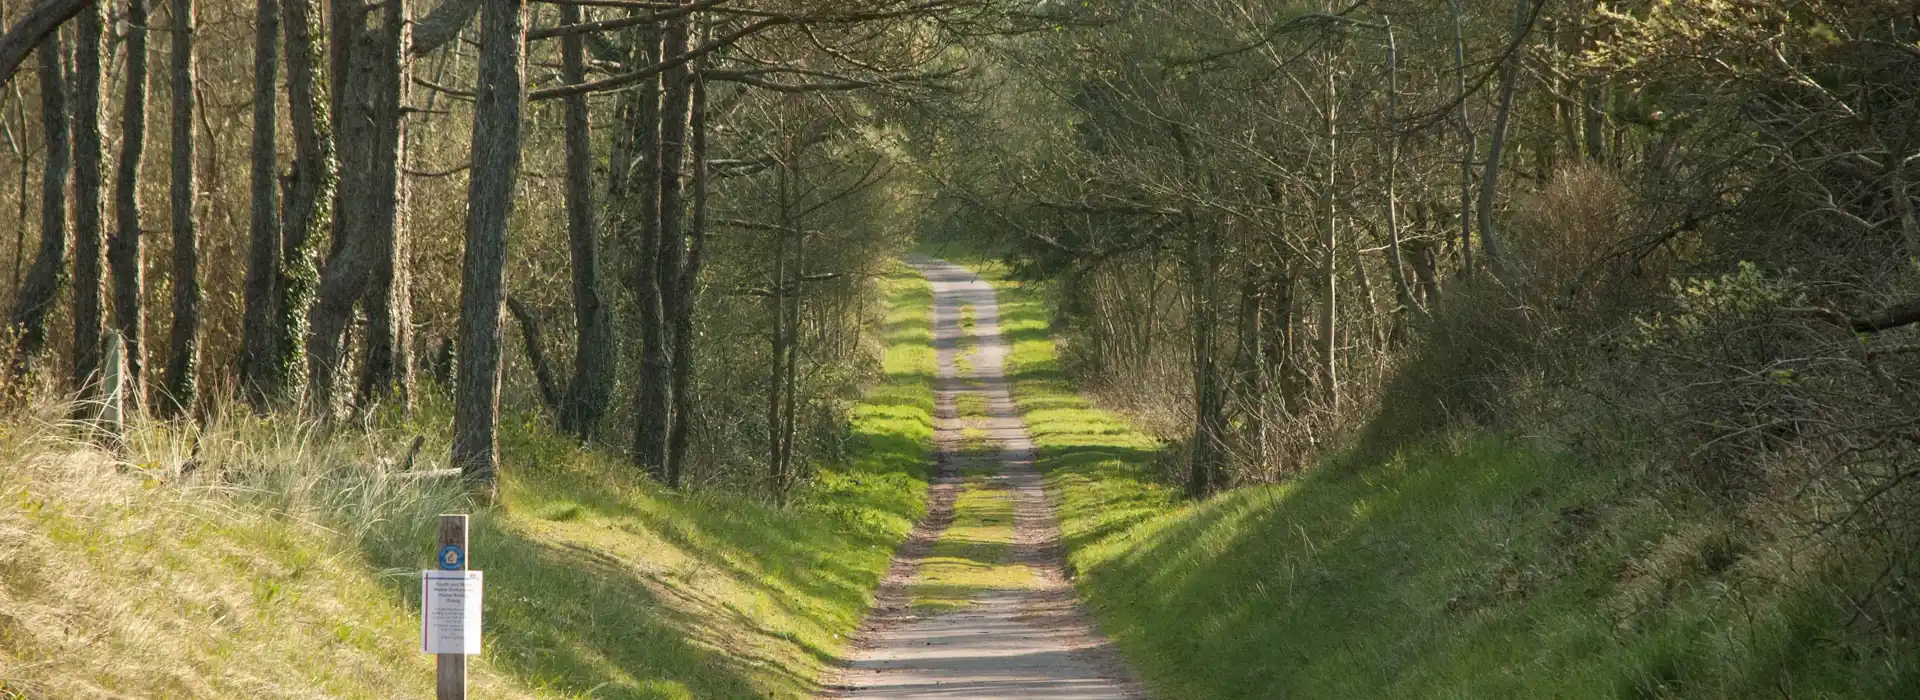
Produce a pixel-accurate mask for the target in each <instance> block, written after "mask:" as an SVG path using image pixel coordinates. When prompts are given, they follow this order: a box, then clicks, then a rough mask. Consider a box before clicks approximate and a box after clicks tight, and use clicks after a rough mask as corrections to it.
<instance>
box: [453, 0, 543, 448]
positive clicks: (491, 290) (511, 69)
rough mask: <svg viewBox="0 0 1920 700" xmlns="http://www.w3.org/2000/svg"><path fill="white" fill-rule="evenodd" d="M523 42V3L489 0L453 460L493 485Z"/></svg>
mask: <svg viewBox="0 0 1920 700" xmlns="http://www.w3.org/2000/svg"><path fill="white" fill-rule="evenodd" d="M525 44H526V6H525V5H524V4H523V2H522V1H521V0H485V2H484V5H483V7H482V8H481V11H480V75H479V84H478V86H477V88H476V89H475V90H474V119H473V157H472V158H473V159H472V163H473V174H472V176H471V179H470V180H469V184H468V189H467V211H468V214H467V242H466V253H465V255H464V256H463V258H462V265H461V278H460V329H459V338H460V342H459V345H458V347H457V351H458V352H459V367H458V375H457V377H456V378H455V380H454V395H453V396H454V413H453V464H454V466H455V467H456V468H458V469H460V471H461V473H463V474H465V475H467V477H468V478H470V479H474V480H476V481H481V482H487V483H491V482H492V480H493V479H494V474H495V473H496V472H497V470H498V468H499V454H498V453H499V437H498V434H497V433H498V430H499V419H500V358H501V353H500V307H501V304H502V303H503V302H504V301H505V300H506V287H505V275H506V257H507V219H508V217H509V216H511V215H512V214H513V199H514V198H513V190H514V185H515V183H516V182H517V181H518V180H519V176H520V157H521V154H520V128H521V123H520V115H521V110H522V108H523V106H524V102H525V100H526V88H525V84H524V83H523V82H522V74H523V71H524V70H525V56H526V54H525Z"/></svg>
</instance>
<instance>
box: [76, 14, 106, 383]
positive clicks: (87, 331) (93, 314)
mask: <svg viewBox="0 0 1920 700" xmlns="http://www.w3.org/2000/svg"><path fill="white" fill-rule="evenodd" d="M104 20H105V13H104V12H102V10H101V9H100V6H99V5H93V6H90V7H89V8H87V9H86V10H84V11H82V12H81V13H80V16H79V21H78V22H77V23H76V25H75V27H74V30H75V31H74V72H73V88H74V101H73V120H74V125H75V129H74V135H73V166H74V167H73V207H74V209H73V238H74V243H73V382H74V389H75V390H76V391H78V392H79V393H80V395H81V396H84V397H88V398H91V397H93V396H94V395H95V392H96V391H97V390H98V388H99V386H98V384H99V381H100V379H101V377H100V372H101V364H100V363H101V353H102V351H103V350H102V345H101V329H102V327H103V325H102V318H101V312H102V311H103V308H104V307H105V306H106V284H105V283H106V280H105V279H103V278H102V275H101V273H102V271H103V268H105V267H106V265H105V263H106V250H105V246H104V245H103V243H104V241H103V238H102V230H101V228H102V227H101V221H100V215H101V201H100V187H101V181H100V176H101V173H100V161H101V156H102V153H101V151H102V144H101V139H100V115H101V113H102V111H101V109H100V107H101V105H100V95H101V81H100V77H101V76H100V57H101V53H102V48H103V47H102V46H101V45H100V41H101V35H102V33H103V31H102V27H101V24H102V22H103V21H104Z"/></svg>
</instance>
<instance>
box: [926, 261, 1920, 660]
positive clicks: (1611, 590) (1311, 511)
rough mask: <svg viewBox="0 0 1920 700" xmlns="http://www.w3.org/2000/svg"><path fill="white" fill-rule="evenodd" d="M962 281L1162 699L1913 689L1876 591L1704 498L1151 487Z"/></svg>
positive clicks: (1420, 486)
mask: <svg viewBox="0 0 1920 700" xmlns="http://www.w3.org/2000/svg"><path fill="white" fill-rule="evenodd" d="M942 252H943V253H947V254H948V257H950V258H953V257H959V256H955V255H952V254H951V251H942ZM974 262H976V263H977V262H978V261H974ZM979 269H982V271H983V272H985V273H987V276H988V277H991V278H995V279H996V282H997V284H998V285H999V290H1000V302H1001V304H1000V309H1001V321H1002V327H1003V329H1005V330H1006V332H1007V335H1008V337H1009V339H1010V340H1011V341H1012V343H1013V353H1012V355H1011V357H1010V360H1009V370H1010V374H1011V376H1012V377H1013V378H1014V382H1015V384H1014V390H1015V394H1016V399H1017V402H1018V404H1019V408H1020V411H1021V413H1022V414H1023V415H1024V417H1025V418H1026V419H1027V421H1028V423H1029V425H1030V426H1031V427H1032V429H1033V433H1034V436H1035V439H1036V441H1037V443H1038V447H1039V450H1040V453H1039V466H1040V467H1041V469H1042V470H1043V471H1044V472H1045V474H1046V481H1047V486H1048V490H1049V492H1050V495H1051V497H1052V498H1053V500H1054V502H1055V504H1056V509H1057V512H1058V514H1059V516H1060V519H1061V526H1062V532H1063V537H1064V541H1063V543H1064V547H1065V549H1066V550H1067V553H1068V558H1069V565H1070V569H1071V570H1072V572H1073V573H1074V575H1075V583H1076V586H1077V587H1078V588H1079V589H1080V591H1081V593H1082V595H1083V597H1084V598H1085V599H1086V600H1087V601H1088V602H1089V604H1090V606H1091V607H1092V608H1093V610H1094V612H1095V615H1096V617H1097V618H1098V620H1099V622H1100V624H1101V627H1102V628H1103V630H1104V631H1105V632H1107V633H1108V634H1109V635H1110V636H1111V637H1112V638H1113V639H1114V640H1115V642H1116V643H1117V644H1118V645H1119V646H1120V647H1121V649H1122V650H1123V651H1124V652H1125V653H1126V655H1127V657H1128V658H1129V659H1130V660H1131V661H1132V662H1133V663H1134V664H1135V665H1136V666H1137V667H1138V669H1139V671H1140V672H1141V674H1142V675H1143V676H1144V677H1145V679H1146V680H1147V681H1148V682H1149V683H1150V685H1152V686H1153V688H1154V690H1155V691H1156V692H1157V693H1158V694H1159V695H1161V696H1163V697H1178V698H1251V697H1307V698H1323V697H1325V698H1343V697H1397V698H1436V697H1438V698H1445V697H1456V698H1483V697H1554V698H1616V697H1627V698H1666V697H1676V698H1677V697H1685V698H1747V697H1783V698H1784V697H1792V698H1801V697H1867V698H1871V697H1885V698H1895V697H1910V695H1907V694H1906V693H1908V692H1910V690H1911V688H1913V687H1920V645H1916V644H1914V643H1913V640H1912V638H1911V635H1909V634H1907V633H1904V632H1901V631H1900V628H1899V626H1898V624H1894V623H1893V622H1889V621H1879V620H1863V619H1862V617H1861V615H1860V614H1858V612H1857V611H1858V610H1861V609H1862V608H1860V607H1859V604H1860V603H1861V601H1854V600H1850V599H1848V598H1846V597H1845V596H1844V595H1842V594H1841V593H1840V591H1844V590H1849V589H1850V587H1849V586H1846V585H1842V584H1845V583H1848V582H1855V581H1858V580H1860V579H1864V578H1870V577H1872V576H1874V575H1875V574H1876V572H1879V571H1883V570H1885V567H1879V566H1876V565H1875V563H1874V562H1872V561H1860V560H1859V558H1858V557H1855V558H1852V559H1848V558H1844V557H1842V558H1829V557H1820V556H1816V553H1815V552H1811V551H1809V550H1810V549H1813V548H1814V545H1811V544H1809V541H1808V540H1806V539H1804V538H1799V537H1795V536H1793V535H1792V534H1791V533H1788V532H1784V531H1781V532H1774V531H1765V530H1756V529H1754V528H1752V527H1750V526H1749V525H1748V523H1750V522H1753V521H1752V520H1750V519H1743V518H1740V517H1737V514H1734V513H1729V512H1726V510H1725V509H1724V508H1723V507H1721V506H1720V505H1718V504H1717V503H1716V502H1715V501H1713V500H1712V499H1709V498H1704V497H1701V496H1698V495H1694V494H1688V493H1672V492H1666V491H1664V490H1662V489H1661V488H1660V487H1658V486H1657V484H1659V483H1663V482H1661V481H1660V480H1658V479H1654V478H1651V477H1649V476H1648V475H1646V474H1643V473H1641V472H1640V471H1638V470H1635V469H1631V468H1627V467H1620V466H1611V465H1598V464H1591V463H1584V462H1582V461H1580V460H1577V459H1574V458H1572V457H1569V456H1568V455H1567V454H1566V453H1565V452H1564V451H1562V450H1560V449H1558V448H1553V447H1550V446H1547V445H1544V444H1540V443H1537V442H1534V441H1528V440H1522V439H1519V438H1514V437H1506V436H1501V435H1496V434H1486V433H1480V434H1471V433H1466V434H1463V433H1457V432H1456V433H1452V434H1439V435H1436V436H1434V437H1430V438H1427V439H1425V440H1423V441H1421V442H1419V443H1417V444H1414V445H1411V446H1408V447H1405V448H1402V449H1400V450H1398V451H1396V452H1394V453H1392V454H1387V455H1382V456H1371V455H1355V456H1352V457H1348V458H1346V460H1348V461H1347V462H1337V463H1336V465H1335V466H1332V467H1330V468H1320V469H1313V470H1309V471H1308V472H1307V473H1306V475H1305V476H1302V477H1299V478H1296V479H1294V480H1292V481H1289V482H1286V483H1283V484H1279V485H1273V486H1260V487H1252V488H1244V489H1240V490H1236V491H1233V492H1230V493H1228V494H1225V495H1223V496H1220V497H1217V498H1214V499H1211V500H1208V501H1204V502H1199V503H1194V502H1186V501H1183V500H1181V499H1180V498H1179V497H1178V496H1177V492H1175V491H1174V490H1172V489H1170V488H1168V487H1166V486H1164V485H1163V482H1164V477H1163V474H1162V471H1161V470H1162V467H1161V466H1160V461H1161V460H1162V458H1163V454H1162V448H1161V447H1160V446H1159V445H1158V444H1157V443H1156V442H1155V441H1154V440H1152V439H1150V438H1148V437H1147V436H1145V435H1143V434H1141V433H1140V432H1138V431H1137V430H1134V429H1133V428H1132V427H1130V426H1129V425H1128V424H1127V422H1126V421H1125V420H1123V419H1121V418H1119V417H1117V416H1116V415H1114V414H1112V413H1108V412H1106V411H1102V410H1100V409H1099V408H1098V407H1096V406H1095V405H1093V404H1092V403H1091V402H1089V401H1088V400H1086V399H1085V398H1083V397H1081V396H1080V395H1079V394H1077V393H1076V392H1075V390H1074V387H1073V385H1072V384H1071V383H1070V382H1069V381H1068V379H1067V377H1066V376H1065V374H1064V373H1063V372H1062V371H1061V368H1060V364H1059V360H1058V358H1057V356H1056V354H1055V347H1054V343H1053V341H1052V339H1051V338H1050V336H1049V333H1048V325H1047V319H1048V313H1047V308H1046V303H1045V299H1044V298H1043V296H1042V295H1041V294H1040V293H1039V292H1037V291H1036V290H1034V289H1032V288H1027V287H1022V286H1020V285H1017V284H1013V283H1009V282H1007V281H1006V280H1005V279H1004V275H1000V274H996V273H998V272H999V270H998V269H997V268H995V267H993V266H991V265H983V266H981V267H980V268H979ZM1356 460H1358V461H1364V463H1351V462H1354V461H1356ZM1836 561H1838V562H1850V563H1849V564H1847V565H1842V566H1835V565H1833V564H1832V562H1836ZM1823 562H1824V563H1823ZM1890 590H1891V592H1890V593H1889V595H1912V593H1911V588H1910V587H1905V586H1894V587H1891V589H1890ZM1901 591H1906V592H1905V593H1902V592H1901ZM1881 607H1885V606H1879V607H1869V608H1866V609H1868V610H1873V609H1880V608H1881Z"/></svg>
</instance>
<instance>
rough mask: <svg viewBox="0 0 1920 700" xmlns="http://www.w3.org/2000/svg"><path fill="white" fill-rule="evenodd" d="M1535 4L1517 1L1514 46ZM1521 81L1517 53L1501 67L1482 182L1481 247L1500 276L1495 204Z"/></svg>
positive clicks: (1522, 33) (1518, 55) (1519, 40)
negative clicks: (1497, 96)
mask: <svg viewBox="0 0 1920 700" xmlns="http://www.w3.org/2000/svg"><path fill="white" fill-rule="evenodd" d="M1531 8H1532V0H1517V2H1516V4H1515V5H1514V10H1513V43H1514V45H1516V46H1517V45H1519V44H1520V42H1521V41H1522V40H1523V39H1525V38H1526V33H1527V24H1528V23H1527V17H1528V10H1529V9H1531ZM1519 79H1520V53H1519V51H1517V50H1516V51H1515V52H1514V53H1513V55H1511V56H1508V57H1507V60H1506V61H1505V62H1503V63H1501V64H1500V105H1499V107H1498V108H1497V109H1496V111H1495V112H1494V116H1493V140H1492V142H1491V143H1489V144H1487V163H1486V165H1485V166H1484V168H1483V170H1481V178H1480V245H1481V246H1482V247H1484V249H1485V250H1486V253H1487V265H1488V267H1490V268H1491V269H1492V270H1493V273H1494V274H1496V275H1498V274H1500V273H1501V265H1500V262H1501V252H1500V235H1499V231H1498V230H1497V229H1495V228H1494V225H1493V200H1494V196H1495V195H1497V194H1499V191H1500V153H1501V151H1502V150H1503V149H1504V148H1505V147H1506V144H1507V120H1508V119H1509V117H1511V116H1512V114H1513V91H1514V87H1515V83H1517V82H1519Z"/></svg>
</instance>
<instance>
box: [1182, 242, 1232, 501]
mask: <svg viewBox="0 0 1920 700" xmlns="http://www.w3.org/2000/svg"><path fill="white" fill-rule="evenodd" d="M1188 226H1189V227H1190V228H1196V227H1195V226H1194V222H1192V221H1191V220H1189V222H1188ZM1197 228H1199V229H1201V230H1194V231H1191V232H1190V233H1191V235H1193V236H1194V239H1193V241H1192V242H1191V243H1189V244H1188V248H1187V274H1189V275H1190V276H1191V277H1190V285H1191V288H1192V290H1193V299H1192V301H1191V303H1189V304H1188V307H1189V312H1188V313H1189V314H1190V315H1191V318H1190V321H1191V323H1190V326H1189V328H1190V331H1189V333H1191V335H1192V343H1193V345H1192V353H1193V355H1192V361H1193V397H1194V411H1193V414H1194V427H1193V445H1192V448H1191V452H1190V455H1189V460H1188V461H1189V471H1190V473H1189V474H1188V477H1187V496H1189V497H1191V498H1196V499H1198V498H1206V497H1207V496H1210V495H1213V492H1214V490H1215V489H1216V488H1217V486H1218V485H1219V484H1220V481H1221V478H1220V471H1221V469H1220V467H1221V464H1220V462H1221V460H1222V459H1224V458H1225V456H1226V455H1225V450H1223V449H1222V445H1221V444H1220V441H1221V439H1222V438H1224V437H1225V435H1224V433H1223V432H1222V431H1223V430H1224V429H1225V428H1226V421H1225V420H1224V418H1225V416H1224V412H1225V406H1224V401H1223V397H1222V396H1221V390H1220V379H1219V368H1218V364H1219V360H1218V358H1217V357H1216V349H1215V347H1214V336H1215V331H1214V329H1215V328H1216V327H1217V326H1218V324H1219V311H1218V310H1217V309H1216V308H1215V306H1214V302H1215V299H1214V275H1215V267H1214V264H1215V257H1216V251H1215V248H1216V247H1217V246H1218V244H1219V242H1218V241H1217V240H1216V237H1217V235H1216V234H1215V233H1214V231H1213V228H1212V227H1211V226H1206V225H1204V224H1202V225H1200V226H1198V227H1197Z"/></svg>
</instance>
